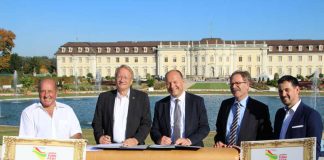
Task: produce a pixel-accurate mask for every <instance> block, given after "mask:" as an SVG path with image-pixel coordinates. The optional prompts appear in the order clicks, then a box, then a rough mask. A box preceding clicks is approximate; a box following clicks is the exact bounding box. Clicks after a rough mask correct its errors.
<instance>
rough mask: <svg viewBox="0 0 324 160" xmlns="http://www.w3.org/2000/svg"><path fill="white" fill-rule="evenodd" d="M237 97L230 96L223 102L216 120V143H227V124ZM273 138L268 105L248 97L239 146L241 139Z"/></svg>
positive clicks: (239, 136)
mask: <svg viewBox="0 0 324 160" xmlns="http://www.w3.org/2000/svg"><path fill="white" fill-rule="evenodd" d="M234 101H235V98H234V97H232V98H229V99H226V100H224V101H223V102H222V104H221V107H220V109H219V111H218V116H217V120H216V132H217V134H216V135H215V137H214V141H215V143H216V142H218V141H221V142H222V143H224V144H226V143H227V142H226V126H227V119H228V116H229V114H230V110H231V107H232V105H233V104H234ZM272 138H273V132H272V126H271V121H270V114H269V109H268V106H267V105H265V104H264V103H262V102H259V101H257V100H255V99H253V98H251V97H249V98H248V100H247V104H246V109H245V112H244V115H243V119H242V121H241V126H240V132H239V135H238V140H237V142H236V145H237V146H240V145H241V141H255V140H268V139H272Z"/></svg>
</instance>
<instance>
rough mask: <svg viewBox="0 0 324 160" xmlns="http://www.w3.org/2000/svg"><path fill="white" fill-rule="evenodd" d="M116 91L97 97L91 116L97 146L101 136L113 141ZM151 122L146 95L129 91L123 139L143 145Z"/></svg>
mask: <svg viewBox="0 0 324 160" xmlns="http://www.w3.org/2000/svg"><path fill="white" fill-rule="evenodd" d="M116 96H117V90H113V91H108V92H104V93H101V94H100V95H99V97H98V101H97V105H96V110H95V113H94V116H93V121H92V128H93V134H94V137H95V140H96V142H97V144H98V143H99V138H100V137H101V136H102V135H109V136H111V138H112V139H113V137H114V135H113V125H114V115H113V114H114V104H115V97H116ZM151 124H152V120H151V112H150V103H149V98H148V95H147V94H146V93H144V92H141V91H138V90H134V89H130V97H129V108H128V115H127V124H126V134H125V136H126V137H125V138H126V139H127V138H136V139H137V140H138V142H139V144H144V141H145V138H146V137H147V135H148V134H149V132H150V128H151Z"/></svg>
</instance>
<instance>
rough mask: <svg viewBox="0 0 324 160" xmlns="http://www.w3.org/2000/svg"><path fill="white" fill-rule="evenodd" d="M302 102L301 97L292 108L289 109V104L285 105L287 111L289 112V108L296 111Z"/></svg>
mask: <svg viewBox="0 0 324 160" xmlns="http://www.w3.org/2000/svg"><path fill="white" fill-rule="evenodd" d="M300 102H301V99H299V101H298V102H297V103H296V104H295V105H294V106H292V107H291V108H290V109H289V108H288V107H287V106H285V107H284V109H285V111H286V112H287V111H289V110H292V111H294V112H296V110H297V108H298V106H299V104H300Z"/></svg>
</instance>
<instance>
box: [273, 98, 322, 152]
mask: <svg viewBox="0 0 324 160" xmlns="http://www.w3.org/2000/svg"><path fill="white" fill-rule="evenodd" d="M285 115H286V111H285V109H284V108H280V109H278V111H277V113H276V117H275V122H274V136H275V138H276V139H279V137H280V132H281V127H282V123H283V120H284V118H285ZM322 131H323V123H322V118H321V115H320V114H319V113H318V112H317V111H316V110H314V109H313V108H311V107H309V106H307V105H306V104H304V103H303V102H301V103H300V104H299V106H298V107H297V110H296V112H295V114H294V116H293V117H292V119H291V121H290V123H289V126H288V129H287V132H286V136H285V138H286V139H290V138H305V137H316V140H317V142H316V157H317V158H318V156H319V154H320V151H321V139H322Z"/></svg>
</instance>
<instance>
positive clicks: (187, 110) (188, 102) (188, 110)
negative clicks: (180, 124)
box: [184, 92, 192, 137]
mask: <svg viewBox="0 0 324 160" xmlns="http://www.w3.org/2000/svg"><path fill="white" fill-rule="evenodd" d="M185 94H186V96H185V101H186V102H185V132H184V133H185V137H187V136H188V135H187V133H189V130H190V128H189V127H190V118H189V117H191V116H190V115H191V112H192V110H191V105H192V102H191V97H190V95H189V94H187V92H186V93H185Z"/></svg>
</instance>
